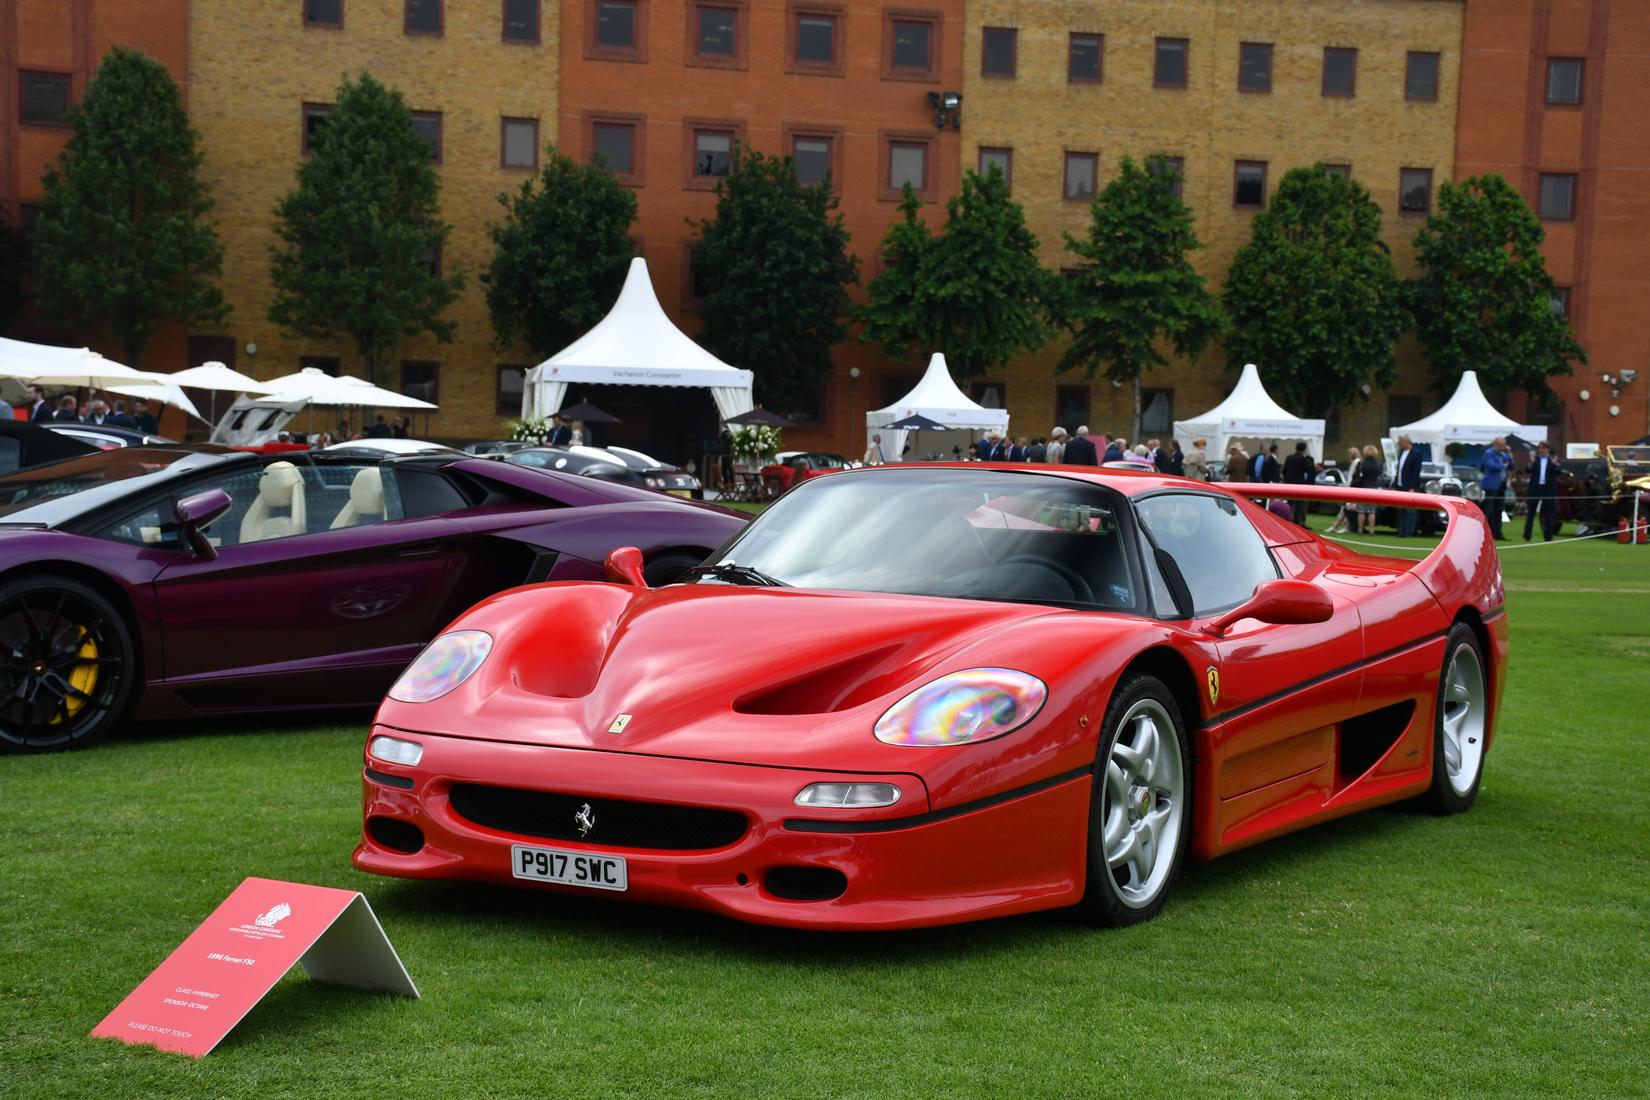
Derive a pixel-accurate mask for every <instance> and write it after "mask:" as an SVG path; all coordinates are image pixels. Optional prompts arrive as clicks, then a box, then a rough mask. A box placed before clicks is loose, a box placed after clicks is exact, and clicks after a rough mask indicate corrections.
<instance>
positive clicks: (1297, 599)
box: [1203, 580, 1335, 638]
mask: <svg viewBox="0 0 1650 1100" xmlns="http://www.w3.org/2000/svg"><path fill="white" fill-rule="evenodd" d="M1334 614H1335V605H1334V603H1333V602H1332V601H1331V600H1330V599H1329V593H1327V592H1325V591H1324V590H1323V589H1321V588H1319V587H1318V586H1317V585H1315V584H1311V583H1309V582H1307V581H1285V580H1276V581H1261V582H1260V583H1259V584H1257V585H1255V592H1254V595H1252V596H1250V597H1249V598H1248V599H1247V600H1246V601H1244V602H1243V603H1241V604H1239V605H1238V606H1236V607H1234V608H1232V610H1230V611H1228V612H1226V614H1224V615H1222V616H1221V617H1220V618H1218V619H1215V620H1214V621H1213V622H1210V623H1208V624H1206V625H1205V626H1204V627H1203V630H1204V632H1205V633H1208V634H1213V635H1214V636H1215V637H1217V638H1223V637H1225V636H1226V632H1227V631H1228V630H1230V629H1231V628H1232V626H1233V624H1235V623H1237V622H1239V621H1240V620H1242V619H1259V620H1260V621H1261V622H1263V623H1274V624H1278V625H1282V624H1286V623H1322V622H1328V621H1329V618H1330V616H1332V615H1334Z"/></svg>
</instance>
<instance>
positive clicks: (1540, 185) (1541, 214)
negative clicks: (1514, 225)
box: [1535, 172, 1581, 222]
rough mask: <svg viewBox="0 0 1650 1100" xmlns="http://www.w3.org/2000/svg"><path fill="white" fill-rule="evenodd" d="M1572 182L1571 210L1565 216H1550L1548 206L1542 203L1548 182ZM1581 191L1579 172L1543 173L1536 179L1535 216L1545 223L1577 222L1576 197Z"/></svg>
mask: <svg viewBox="0 0 1650 1100" xmlns="http://www.w3.org/2000/svg"><path fill="white" fill-rule="evenodd" d="M1550 179H1551V180H1560V179H1562V180H1569V181H1570V202H1569V210H1568V212H1566V213H1563V214H1549V213H1547V211H1546V204H1545V203H1544V202H1543V201H1542V200H1543V199H1544V198H1545V195H1546V191H1547V181H1548V180H1550ZM1580 189H1581V173H1579V172H1541V173H1539V174H1538V175H1537V177H1536V192H1535V215H1536V217H1537V218H1539V219H1540V220H1542V221H1544V222H1573V221H1575V220H1576V196H1577V192H1578V191H1579V190H1580Z"/></svg>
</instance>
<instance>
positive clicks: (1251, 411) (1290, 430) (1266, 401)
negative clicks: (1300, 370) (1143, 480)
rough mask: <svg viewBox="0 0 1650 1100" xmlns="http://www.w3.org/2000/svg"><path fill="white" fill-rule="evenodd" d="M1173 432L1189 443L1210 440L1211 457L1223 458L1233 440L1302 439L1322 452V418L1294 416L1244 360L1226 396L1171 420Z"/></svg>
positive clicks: (1254, 369) (1187, 445)
mask: <svg viewBox="0 0 1650 1100" xmlns="http://www.w3.org/2000/svg"><path fill="white" fill-rule="evenodd" d="M1174 436H1175V438H1176V439H1178V440H1180V443H1181V446H1182V447H1189V446H1190V444H1191V441H1192V440H1193V439H1196V438H1197V437H1198V436H1205V437H1207V438H1208V440H1209V451H1208V454H1209V457H1210V459H1218V458H1223V457H1224V456H1225V454H1226V450H1227V448H1228V446H1229V445H1230V444H1231V442H1232V441H1233V440H1243V439H1247V440H1253V441H1255V442H1257V443H1258V442H1260V441H1262V440H1284V439H1296V440H1305V442H1306V445H1307V447H1308V448H1309V449H1310V450H1311V452H1312V453H1313V454H1314V455H1322V454H1323V421H1322V420H1307V419H1303V418H1302V417H1298V416H1296V415H1295V414H1294V413H1292V412H1290V411H1289V410H1288V409H1286V408H1284V407H1283V406H1282V405H1280V404H1278V403H1277V402H1276V401H1274V400H1272V395H1271V394H1269V393H1267V392H1266V387H1265V386H1264V385H1263V384H1262V383H1261V380H1260V370H1259V368H1257V367H1256V366H1255V365H1254V364H1253V363H1245V364H1243V373H1242V374H1241V375H1240V376H1239V377H1238V381H1237V385H1235V386H1233V387H1232V392H1231V393H1229V394H1227V395H1226V400H1224V401H1222V402H1221V403H1220V404H1218V405H1216V406H1215V407H1214V408H1212V409H1210V410H1208V411H1207V412H1205V413H1202V414H1200V415H1198V416H1191V417H1187V418H1186V419H1185V420H1176V421H1175V422H1174Z"/></svg>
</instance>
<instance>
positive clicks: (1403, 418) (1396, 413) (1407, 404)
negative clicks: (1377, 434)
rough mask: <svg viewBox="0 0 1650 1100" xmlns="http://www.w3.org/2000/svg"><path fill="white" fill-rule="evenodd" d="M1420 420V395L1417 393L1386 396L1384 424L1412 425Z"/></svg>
mask: <svg viewBox="0 0 1650 1100" xmlns="http://www.w3.org/2000/svg"><path fill="white" fill-rule="evenodd" d="M1419 419H1421V395H1420V394H1418V393H1389V394H1387V395H1386V422H1387V423H1388V424H1389V425H1390V424H1413V423H1414V422H1415V421H1417V420H1419Z"/></svg>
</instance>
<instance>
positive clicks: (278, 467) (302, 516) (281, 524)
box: [241, 462, 308, 543]
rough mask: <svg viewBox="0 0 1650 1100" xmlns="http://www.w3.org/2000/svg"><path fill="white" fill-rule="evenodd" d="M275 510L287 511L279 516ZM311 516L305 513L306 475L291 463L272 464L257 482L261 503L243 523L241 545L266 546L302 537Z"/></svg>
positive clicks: (243, 519) (255, 502)
mask: <svg viewBox="0 0 1650 1100" xmlns="http://www.w3.org/2000/svg"><path fill="white" fill-rule="evenodd" d="M276 509H285V510H286V514H285V515H277V514H276V513H275V510H276ZM307 520H308V513H307V512H306V511H305V509H304V475H303V474H301V473H299V472H298V467H296V466H294V465H293V464H292V463H290V462H271V463H270V464H269V465H268V466H266V467H265V468H264V475H263V477H261V478H259V479H258V499H257V500H255V501H253V502H252V507H250V508H248V509H247V510H246V515H245V516H244V517H242V519H241V541H242V542H243V543H245V542H263V541H265V540H266V539H282V538H286V537H287V536H289V535H301V534H303V533H304V532H305V531H306V530H307V529H308V528H307V527H306V526H305V525H306V523H307Z"/></svg>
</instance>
